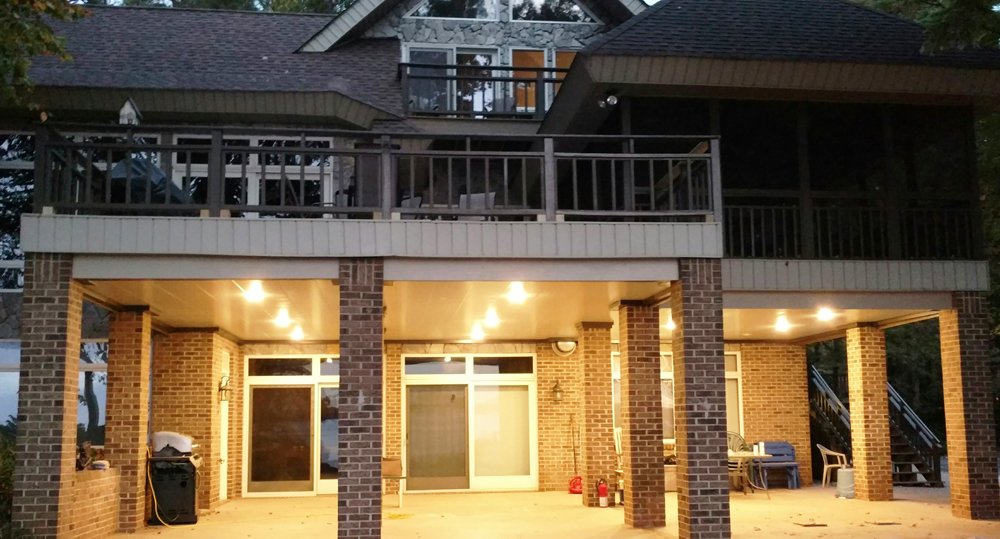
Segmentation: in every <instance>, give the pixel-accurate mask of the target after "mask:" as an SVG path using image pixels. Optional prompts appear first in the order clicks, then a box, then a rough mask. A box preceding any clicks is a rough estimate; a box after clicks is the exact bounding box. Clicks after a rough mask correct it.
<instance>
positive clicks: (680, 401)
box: [670, 259, 731, 539]
mask: <svg viewBox="0 0 1000 539" xmlns="http://www.w3.org/2000/svg"><path fill="white" fill-rule="evenodd" d="M678 265H679V270H680V279H679V280H677V281H674V282H672V283H671V285H670V307H671V316H672V317H673V321H674V325H675V329H674V332H673V336H672V337H673V340H672V342H671V347H672V349H673V353H674V417H675V421H676V431H677V521H678V531H679V532H680V533H679V535H680V537H681V539H692V538H698V539H725V538H728V537H730V534H731V532H730V518H729V472H728V469H727V461H728V456H727V452H726V382H725V375H726V365H725V358H724V356H723V353H724V344H723V336H722V261H721V260H697V259H682V260H680V262H679V264H678Z"/></svg>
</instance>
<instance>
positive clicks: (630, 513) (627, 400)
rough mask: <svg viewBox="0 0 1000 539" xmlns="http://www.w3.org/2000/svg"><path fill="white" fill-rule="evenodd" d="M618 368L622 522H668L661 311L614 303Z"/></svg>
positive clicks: (649, 525) (651, 524) (657, 524)
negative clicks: (619, 363) (622, 487)
mask: <svg viewBox="0 0 1000 539" xmlns="http://www.w3.org/2000/svg"><path fill="white" fill-rule="evenodd" d="M618 335H619V339H620V345H619V350H620V352H621V373H622V418H623V419H622V460H623V462H622V464H623V468H624V472H625V524H628V525H629V526H633V527H636V528H658V527H661V526H666V518H667V514H666V506H665V501H664V499H663V488H664V484H663V481H664V479H663V401H662V399H661V398H660V311H659V309H658V308H656V307H651V306H648V305H644V304H642V303H641V302H627V301H622V302H621V304H620V305H619V307H618Z"/></svg>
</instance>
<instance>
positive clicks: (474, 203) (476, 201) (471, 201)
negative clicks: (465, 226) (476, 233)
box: [458, 192, 497, 221]
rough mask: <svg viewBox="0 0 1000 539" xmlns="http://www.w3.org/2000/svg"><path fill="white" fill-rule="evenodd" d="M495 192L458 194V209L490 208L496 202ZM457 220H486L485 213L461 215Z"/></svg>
mask: <svg viewBox="0 0 1000 539" xmlns="http://www.w3.org/2000/svg"><path fill="white" fill-rule="evenodd" d="M496 199H497V194H496V192H490V193H472V194H471V195H459V197H458V209H460V210H491V209H493V205H494V203H495V202H496ZM458 220H459V221H486V220H487V219H486V216H485V215H462V216H460V217H459V218H458Z"/></svg>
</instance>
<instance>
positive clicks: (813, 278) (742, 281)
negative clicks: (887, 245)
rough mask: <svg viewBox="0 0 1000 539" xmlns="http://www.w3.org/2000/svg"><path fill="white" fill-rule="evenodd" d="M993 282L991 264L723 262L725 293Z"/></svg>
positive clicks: (974, 286) (959, 286) (984, 286)
mask: <svg viewBox="0 0 1000 539" xmlns="http://www.w3.org/2000/svg"><path fill="white" fill-rule="evenodd" d="M989 280H990V279H989V265H988V264H987V263H986V262H982V261H971V260H970V261H967V260H954V261H952V260H948V261H933V262H924V261H906V260H887V261H865V260H749V259H724V260H723V261H722V287H723V289H725V290H746V291H754V290H781V291H796V290H828V291H834V290H845V291H846V290H853V291H872V292H889V291H901V292H902V291H950V290H966V291H977V290H988V289H989Z"/></svg>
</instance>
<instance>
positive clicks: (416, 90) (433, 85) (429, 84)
mask: <svg viewBox="0 0 1000 539" xmlns="http://www.w3.org/2000/svg"><path fill="white" fill-rule="evenodd" d="M450 54H451V51H450V50H448V49H410V63H411V64H424V66H422V67H412V68H410V79H409V82H410V96H409V101H410V110H412V111H414V112H442V113H443V112H446V111H448V108H449V107H448V103H449V102H450V101H451V99H449V97H450V96H449V95H448V87H449V86H450V84H449V81H448V80H447V79H443V78H441V79H434V78H425V79H422V78H420V77H422V76H423V77H445V76H447V75H448V68H447V67H444V66H447V65H448V64H449V61H448V57H449V55H450ZM438 65H440V66H442V67H434V66H438Z"/></svg>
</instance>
